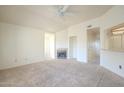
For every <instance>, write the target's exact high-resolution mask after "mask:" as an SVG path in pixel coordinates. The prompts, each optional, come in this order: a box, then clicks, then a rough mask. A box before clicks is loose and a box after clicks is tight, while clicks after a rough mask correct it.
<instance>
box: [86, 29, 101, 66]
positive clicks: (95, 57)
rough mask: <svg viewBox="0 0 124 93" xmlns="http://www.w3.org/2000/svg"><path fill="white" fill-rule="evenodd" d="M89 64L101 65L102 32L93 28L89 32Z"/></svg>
mask: <svg viewBox="0 0 124 93" xmlns="http://www.w3.org/2000/svg"><path fill="white" fill-rule="evenodd" d="M87 40H88V62H89V63H95V64H100V30H99V28H93V29H88V30H87Z"/></svg>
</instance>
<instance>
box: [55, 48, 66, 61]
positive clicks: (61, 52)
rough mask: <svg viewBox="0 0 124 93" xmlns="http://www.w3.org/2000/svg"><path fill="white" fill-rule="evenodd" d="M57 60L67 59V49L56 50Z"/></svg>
mask: <svg viewBox="0 0 124 93" xmlns="http://www.w3.org/2000/svg"><path fill="white" fill-rule="evenodd" d="M57 59H67V49H63V48H61V49H57Z"/></svg>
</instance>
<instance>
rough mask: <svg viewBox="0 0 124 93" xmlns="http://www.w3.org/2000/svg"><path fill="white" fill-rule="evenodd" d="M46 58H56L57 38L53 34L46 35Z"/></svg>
mask: <svg viewBox="0 0 124 93" xmlns="http://www.w3.org/2000/svg"><path fill="white" fill-rule="evenodd" d="M44 41H45V44H44V45H45V46H44V47H45V58H46V59H54V58H55V36H54V34H53V33H45V40H44Z"/></svg>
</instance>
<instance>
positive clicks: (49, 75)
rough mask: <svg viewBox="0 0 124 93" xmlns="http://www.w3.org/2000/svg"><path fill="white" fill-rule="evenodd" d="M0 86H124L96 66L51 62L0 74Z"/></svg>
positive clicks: (3, 71) (115, 76)
mask: <svg viewBox="0 0 124 93" xmlns="http://www.w3.org/2000/svg"><path fill="white" fill-rule="evenodd" d="M0 86H9V87H10V86H11V87H19V86H20V87H25V86H27V87H28V86H29V87H31V86H32V87H36V86H37V87H39V86H40V87H54V86H55V87H60V86H61V87H67V86H69V87H95V86H109V87H110V86H111V87H112V86H116V87H119V86H124V78H121V77H119V76H118V75H116V74H114V73H112V72H110V71H108V70H106V69H104V68H102V67H100V66H98V65H96V64H83V63H79V62H77V61H71V60H53V61H44V62H39V63H34V64H30V65H25V66H21V67H16V68H12V69H7V70H1V71H0Z"/></svg>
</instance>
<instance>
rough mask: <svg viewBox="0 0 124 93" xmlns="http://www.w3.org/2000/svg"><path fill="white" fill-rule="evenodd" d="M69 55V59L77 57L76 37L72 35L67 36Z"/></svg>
mask: <svg viewBox="0 0 124 93" xmlns="http://www.w3.org/2000/svg"><path fill="white" fill-rule="evenodd" d="M69 57H70V59H76V58H77V37H76V36H72V37H70V38H69Z"/></svg>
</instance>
